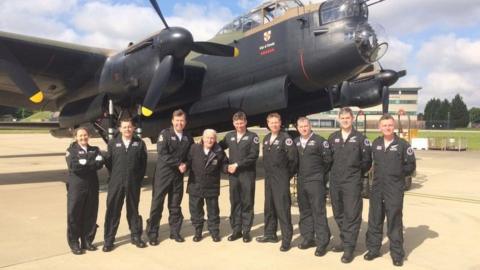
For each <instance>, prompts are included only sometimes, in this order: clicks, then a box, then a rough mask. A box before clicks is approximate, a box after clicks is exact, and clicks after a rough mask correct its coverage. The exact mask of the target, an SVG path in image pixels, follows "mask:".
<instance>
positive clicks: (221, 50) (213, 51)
mask: <svg viewBox="0 0 480 270" xmlns="http://www.w3.org/2000/svg"><path fill="white" fill-rule="evenodd" d="M192 51H194V52H197V53H201V54H208V55H215V56H226V57H237V56H239V55H240V51H239V50H238V48H236V47H232V46H228V45H223V44H219V43H213V42H206V41H205V42H194V43H193V46H192Z"/></svg>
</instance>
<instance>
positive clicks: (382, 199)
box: [364, 115, 416, 266]
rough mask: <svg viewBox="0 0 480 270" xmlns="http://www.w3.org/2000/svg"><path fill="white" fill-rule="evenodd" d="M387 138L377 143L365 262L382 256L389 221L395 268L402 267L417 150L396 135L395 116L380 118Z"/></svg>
mask: <svg viewBox="0 0 480 270" xmlns="http://www.w3.org/2000/svg"><path fill="white" fill-rule="evenodd" d="M379 128H380V131H381V132H382V134H383V136H381V137H378V138H377V139H375V141H373V144H372V151H373V164H374V165H373V173H374V176H373V183H372V192H371V194H370V209H369V212H368V231H367V248H368V253H367V254H365V256H364V259H365V260H367V261H371V260H373V259H375V258H376V257H379V256H380V247H381V246H382V238H383V222H384V220H385V216H386V217H387V236H388V239H389V241H390V256H391V257H392V261H393V265H395V266H402V265H403V260H404V257H405V251H404V250H403V222H402V216H403V195H404V194H403V191H404V186H405V177H406V176H410V175H411V174H412V173H413V172H414V171H415V168H416V160H415V154H414V152H413V149H412V148H411V147H410V145H409V144H408V143H407V142H406V141H405V140H404V139H401V138H399V137H398V136H397V135H396V134H395V133H394V128H395V120H394V119H393V117H392V116H391V115H384V116H382V117H381V118H380V122H379Z"/></svg>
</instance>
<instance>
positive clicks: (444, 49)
mask: <svg viewBox="0 0 480 270" xmlns="http://www.w3.org/2000/svg"><path fill="white" fill-rule="evenodd" d="M416 59H417V61H418V67H419V68H420V69H422V70H425V71H426V75H425V77H424V79H423V81H422V83H423V87H424V90H423V91H422V101H423V103H425V102H426V101H428V100H429V99H431V98H432V97H437V98H441V99H443V98H447V99H451V98H452V97H453V96H455V94H457V93H459V94H460V95H461V96H462V97H463V98H464V101H465V103H466V104H467V105H468V106H469V107H471V106H480V91H479V90H480V81H479V80H478V75H479V74H480V39H477V40H474V39H466V38H458V37H456V35H454V34H449V35H440V36H435V37H433V38H431V39H430V40H428V41H426V42H425V43H423V44H422V46H421V48H420V50H419V51H418V53H417V57H416Z"/></svg>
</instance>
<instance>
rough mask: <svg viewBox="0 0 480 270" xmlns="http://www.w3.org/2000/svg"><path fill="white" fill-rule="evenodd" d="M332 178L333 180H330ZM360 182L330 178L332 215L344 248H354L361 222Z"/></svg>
mask: <svg viewBox="0 0 480 270" xmlns="http://www.w3.org/2000/svg"><path fill="white" fill-rule="evenodd" d="M332 180H333V181H332ZM361 193H362V182H361V181H360V179H358V181H351V182H340V183H339V182H338V181H336V179H330V199H331V203H332V210H333V216H334V217H335V221H336V222H337V225H338V228H339V230H340V239H341V240H342V242H343V247H344V249H349V250H354V249H355V246H356V244H357V239H358V232H359V231H360V226H361V224H362V208H363V201H362V196H361Z"/></svg>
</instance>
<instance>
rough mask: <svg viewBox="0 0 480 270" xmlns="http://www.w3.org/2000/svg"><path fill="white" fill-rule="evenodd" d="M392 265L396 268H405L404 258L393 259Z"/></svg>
mask: <svg viewBox="0 0 480 270" xmlns="http://www.w3.org/2000/svg"><path fill="white" fill-rule="evenodd" d="M392 263H393V265H395V266H403V258H392Z"/></svg>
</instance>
